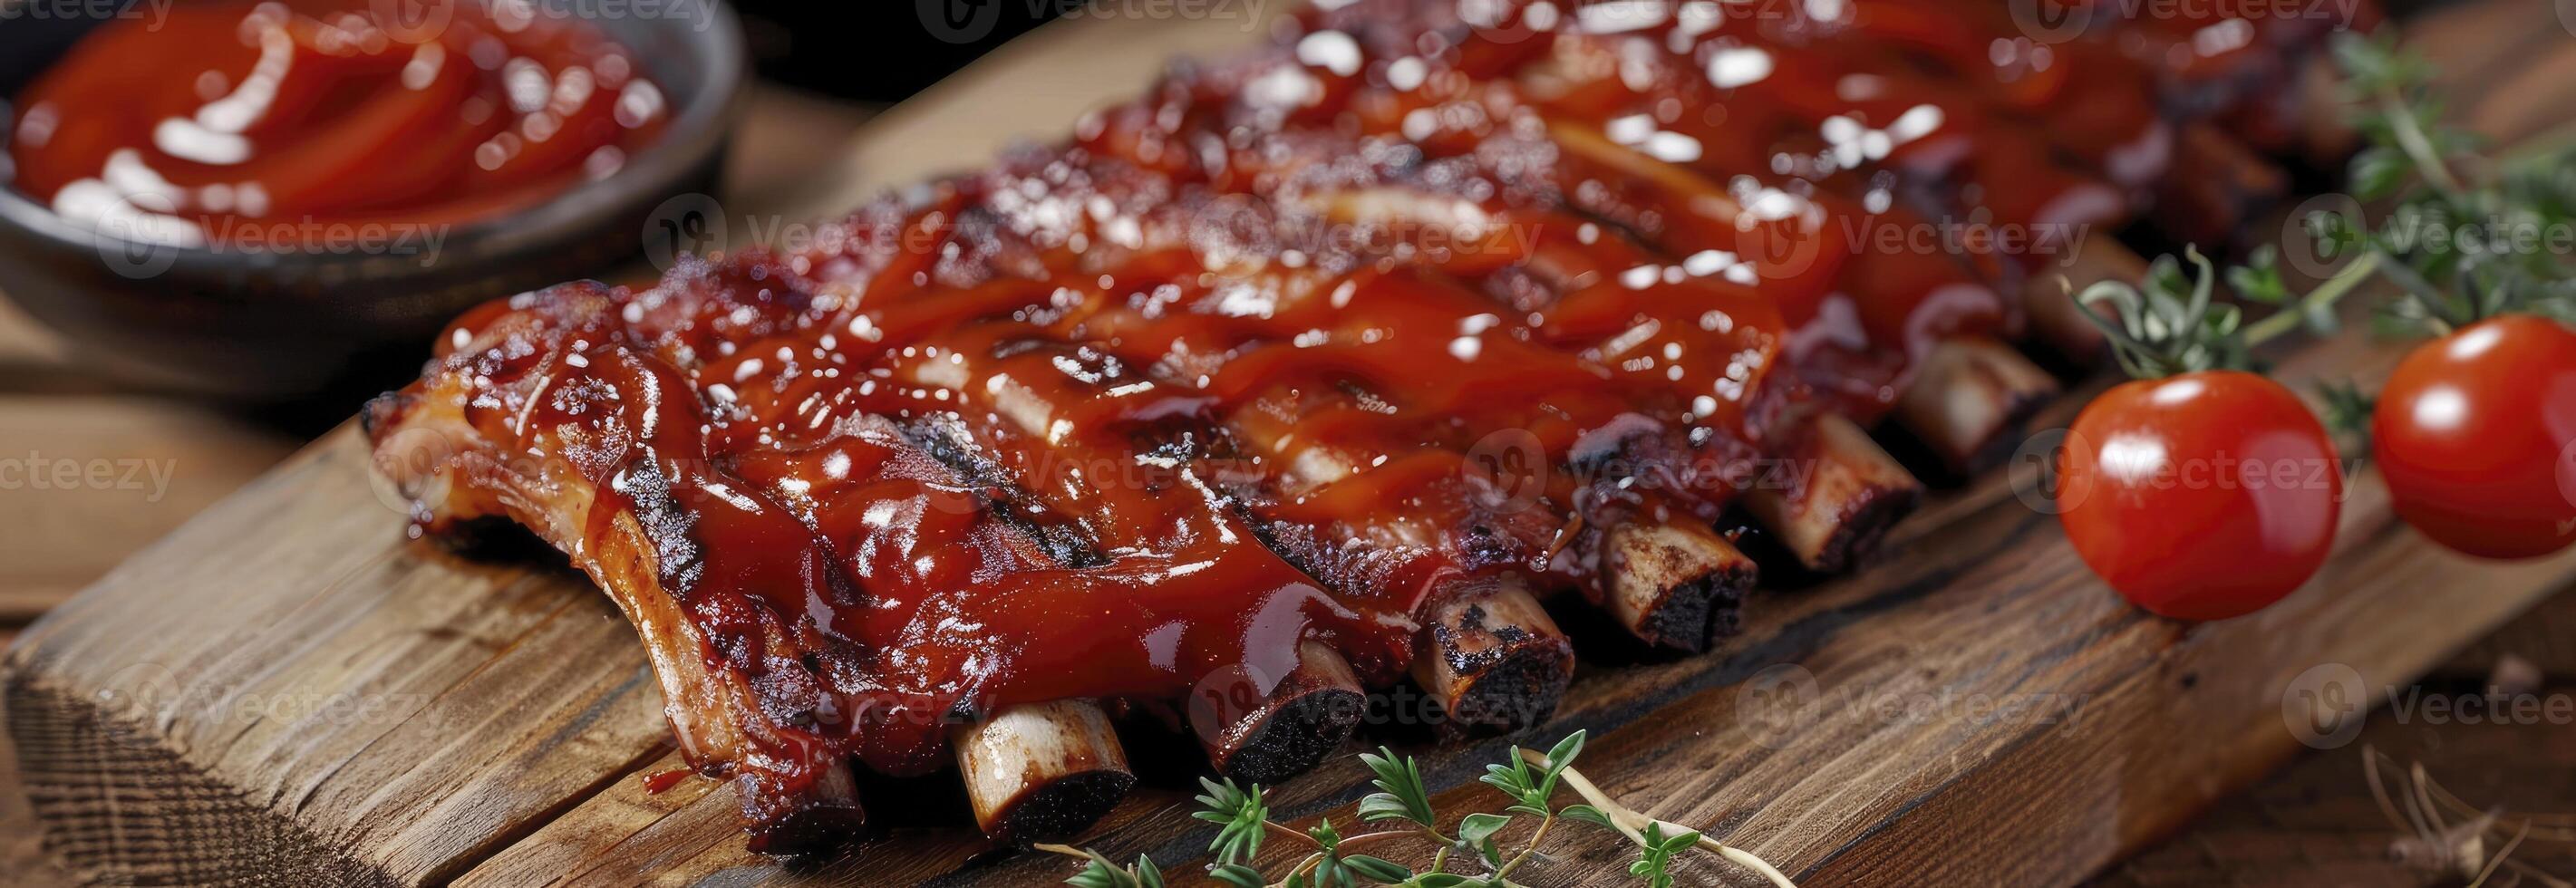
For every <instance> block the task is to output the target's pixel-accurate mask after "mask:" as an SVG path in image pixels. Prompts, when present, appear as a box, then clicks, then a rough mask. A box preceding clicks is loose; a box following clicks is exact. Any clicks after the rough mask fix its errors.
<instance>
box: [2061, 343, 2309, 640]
mask: <svg viewBox="0 0 2576 888" xmlns="http://www.w3.org/2000/svg"><path fill="white" fill-rule="evenodd" d="M2066 445H2067V446H2066V448H2065V449H2064V450H2063V451H2062V453H2061V455H2060V457H2059V462H2058V479H2057V504H2058V507H2059V508H2060V509H2061V511H2060V512H2059V513H2058V520H2059V522H2060V523H2062V524H2064V525H2065V526H2066V535H2067V537H2068V538H2069V539H2070V540H2072V541H2073V542H2074V544H2075V551H2076V553H2077V554H2079V555H2082V556H2083V558H2084V563H2085V564H2087V565H2090V566H2091V567H2092V568H2093V572H2094V573H2096V574H2099V575H2101V577H2102V579H2103V580H2104V581H2105V582H2108V583H2109V584H2110V585H2111V588H2113V589H2116V590H2119V592H2120V594H2121V595H2122V596H2124V597H2126V598H2128V599H2129V601H2131V602H2133V603H2135V604H2137V605H2138V606H2139V607H2143V608H2146V609H2147V610H2149V611H2153V612H2155V613H2158V614H2162V615H2165V616H2168V617H2175V618H2179V619H2185V620H2221V619H2226V618H2229V617H2235V616H2242V615H2244V614H2248V613H2252V612H2254V611H2256V610H2259V609H2261V608H2263V607H2264V606H2266V605H2269V604H2271V603H2272V602H2274V601H2278V600H2280V599H2281V598H2282V597H2283V596H2286V595H2288V594H2290V592H2291V591H2292V590H2295V589H2297V588H2298V587H2299V586H2300V584H2302V583H2305V582H2307V580H2308V578H2309V577H2310V576H2313V575H2314V574H2315V573H2316V572H2317V568H2318V566H2319V565H2321V564H2323V563H2325V559H2326V554H2327V552H2328V550H2329V549H2331V548H2332V546H2333V543H2334V531H2335V520H2336V518H2337V516H2338V514H2339V513H2340V512H2341V509H2342V499H2343V475H2342V467H2341V465H2340V464H2339V463H2338V462H2337V460H2336V455H2335V449H2334V443H2333V441H2332V439H2330V438H2329V437H2327V435H2326V430H2325V427H2324V425H2323V424H2321V423H2319V422H2318V421H2317V418H2316V417H2315V416H2314V415H2313V414H2310V413H2309V412H2308V408H2307V405H2305V404H2303V403H2301V402H2300V401H2299V398H2298V396H2296V395H2293V394H2291V393H2290V391H2289V390H2288V389H2285V388H2282V387H2281V385H2280V384H2279V383H2276V382H2273V381H2271V380H2269V379H2266V378H2263V377H2261V376H2256V375H2254V374H2251V373H2243V372H2238V371H2233V370H2203V371H2199V372H2195V373H2185V374H2182V375H2180V376H2174V377H2170V378H2164V379H2142V380H2135V381H2132V382H2128V383H2124V384H2122V385H2120V386H2119V387H2117V388H2114V389H2112V390H2110V391H2108V392H2105V393H2103V395H2102V396H2101V397H2100V398H2097V399H2095V400H2094V401H2093V403H2092V404H2090V405H2088V406H2086V407H2085V408H2084V412H2083V413H2082V414H2081V415H2078V416H2077V417H2076V419H2075V425H2074V427H2073V428H2072V429H2071V430H2070V431H2069V434H2068V436H2067V441H2066Z"/></svg>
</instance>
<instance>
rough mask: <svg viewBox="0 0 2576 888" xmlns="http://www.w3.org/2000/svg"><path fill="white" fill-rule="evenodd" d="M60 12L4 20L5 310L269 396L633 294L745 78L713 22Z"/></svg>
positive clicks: (375, 7)
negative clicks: (521, 305) (486, 329)
mask: <svg viewBox="0 0 2576 888" xmlns="http://www.w3.org/2000/svg"><path fill="white" fill-rule="evenodd" d="M15 2H17V0H0V6H5V5H10V4H12V3H15ZM36 8H37V7H36V6H33V5H31V6H28V7H27V9H26V11H28V12H30V13H32V12H33V11H35V10H36ZM49 8H54V9H61V10H65V11H66V13H64V14H56V15H52V16H40V15H34V14H27V15H16V16H7V17H0V111H5V113H0V294H6V295H7V297H8V298H9V299H10V300H12V301H13V302H16V303H17V304H19V305H20V306H21V307H23V308H25V309H26V310H27V311H28V312H29V313H31V314H33V315H35V316H36V317H37V318H38V319H40V320H41V321H43V322H44V323H46V324H47V325H48V326H50V327H53V328H54V329H56V330H57V331H59V332H61V333H62V334H64V335H65V336H66V337H67V338H68V339H70V340H71V341H72V342H73V343H74V344H75V345H76V346H77V347H78V348H79V352H80V354H81V356H82V357H83V358H85V359H88V360H90V361H91V362H93V363H94V364H95V365H96V366H97V367H98V368H100V369H102V370H103V371H106V372H108V373H110V374H112V375H115V376H119V377H124V378H126V379H128V380H131V381H137V382H141V383H144V384H148V385H156V386H164V387H175V388H179V389H183V390H188V391H194V392H204V393H214V394H222V395H229V396H236V397H243V398H252V399H287V398H298V397H307V396H312V395H315V394H317V393H322V392H326V391H329V390H331V389H333V388H335V387H336V386H337V385H339V384H347V385H349V386H351V387H352V388H357V389H363V388H364V386H365V385H366V384H368V383H369V382H370V381H374V382H381V381H382V380H381V379H373V377H377V376H383V377H385V378H399V377H400V376H402V375H407V374H409V373H411V372H415V371H416V370H417V367H418V361H419V360H420V358H421V357H422V356H423V355H424V354H425V352H424V351H423V349H424V348H425V343H427V342H428V341H429V339H430V338H431V337H432V336H434V335H435V334H436V332H437V331H438V330H439V329H440V327H441V326H442V325H444V324H445V323H446V321H447V320H449V319H450V318H452V317H454V316H455V315H456V314H457V313H459V312H461V311H463V310H464V309H465V308H467V307H470V306H472V305H474V304H476V303H479V302H482V301H485V300H488V299H492V298H496V297H500V296H506V295H510V294H512V293H518V292H523V291H526V290H530V289H534V288H538V287H542V286H545V285H548V284H552V283H556V282H560V281H563V280H568V279H574V278H580V277H585V276H593V275H599V274H603V273H606V272H609V271H611V270H614V269H616V268H617V267H618V266H619V264H620V263H621V262H625V261H627V260H630V259H631V258H633V257H634V256H636V255H637V254H639V253H640V252H641V251H642V250H643V248H644V245H645V238H646V237H647V235H648V234H649V233H650V231H651V229H650V227H649V221H650V219H651V217H652V216H653V214H654V212H655V210H656V208H657V207H660V206H662V205H663V204H664V203H665V202H666V201H669V200H671V199H673V198H675V197H678V196H681V195H686V194H691V193H698V192H704V191H708V190H711V189H712V186H713V184H714V179H715V174H716V170H717V168H718V166H719V165H720V164H721V161H722V157H723V153H724V150H725V147H726V144H727V142H728V138H729V135H730V133H731V131H732V129H733V127H732V123H733V120H734V116H735V115H736V113H737V111H738V110H739V108H740V105H741V100H742V93H743V88H744V86H745V83H746V73H745V67H744V65H745V63H744V52H743V48H742V38H741V31H740V27H739V25H738V24H737V22H736V21H735V19H734V18H733V15H732V13H731V11H730V10H728V9H726V8H725V7H723V6H721V5H719V4H718V3H716V2H715V0H660V2H652V3H642V2H637V3H619V4H563V3H553V2H547V0H261V2H250V0H193V2H178V3H168V4H144V3H134V4H108V5H106V6H105V7H101V6H100V5H97V4H83V5H80V6H79V7H78V8H77V11H74V10H75V7H73V6H69V5H58V6H53V7H49Z"/></svg>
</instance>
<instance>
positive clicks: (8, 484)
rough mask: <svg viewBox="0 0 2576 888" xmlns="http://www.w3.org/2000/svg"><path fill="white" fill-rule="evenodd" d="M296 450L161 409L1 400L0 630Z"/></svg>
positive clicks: (272, 438) (263, 433)
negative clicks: (1, 625) (3, 503)
mask: <svg viewBox="0 0 2576 888" xmlns="http://www.w3.org/2000/svg"><path fill="white" fill-rule="evenodd" d="M295 446H296V445H295V443H294V442H293V441H290V440H288V439H287V438H286V437H284V436H283V435H280V434H278V433H275V432H271V431H267V430H265V429H261V428H258V427H256V426H252V425H250V424H248V423H245V422H243V421H241V420H239V419H236V418H233V417H230V416H226V415H224V414H221V413H217V412H215V411H212V410H208V409H206V408H203V407H195V406H190V405H185V404H180V403H175V402H171V401H167V400H161V399H154V398H145V397H96V398H74V397H61V396H47V395H21V394H6V395H0V491H5V493H0V495H5V496H6V498H7V502H8V504H9V508H7V509H0V622H23V621H26V620H31V619H34V618H35V617H36V615H37V614H41V613H43V612H44V611H45V610H47V609H49V608H51V607H53V606H54V605H56V604H59V603H61V602H62V601H63V600H64V599H66V598H69V597H71V595H72V593H73V592H76V591H79V590H80V589H81V587H84V586H87V585H89V584H90V583H92V582H95V581H97V580H98V578H99V577H100V576H102V575H104V574H106V573H107V571H108V569H109V568H112V567H114V566H116V564H117V562H119V561H123V560H124V559H125V558H126V556H129V555H132V554H133V553H134V552H135V550H137V549H141V548H143V546H145V545H146V544H148V543H150V542H152V541H153V540H155V539H159V538H160V537H162V536H164V535H167V534H168V533H169V532H170V531H171V530H173V529H176V528H177V527H178V526H179V525H180V524H181V523H182V522H184V521H186V520H187V519H188V517H189V516H192V515H195V514H196V513H197V512H199V511H200V510H203V509H204V508H205V507H206V506H208V505H209V504H212V503H213V502H215V501H216V500H217V499H220V498H222V497H224V496H225V495H228V494H230V493H232V492H233V491H234V490H237V489H239V488H240V487H241V486H242V485H243V484H246V483H249V482H250V480H251V479H253V478H256V477H258V476H259V474H260V473H261V472H264V471H266V470H267V469H268V468H269V467H270V466H273V465H275V464H276V463H277V461H278V460H279V459H281V458H283V457H285V456H286V455H287V454H288V453H291V452H293V451H294V449H295Z"/></svg>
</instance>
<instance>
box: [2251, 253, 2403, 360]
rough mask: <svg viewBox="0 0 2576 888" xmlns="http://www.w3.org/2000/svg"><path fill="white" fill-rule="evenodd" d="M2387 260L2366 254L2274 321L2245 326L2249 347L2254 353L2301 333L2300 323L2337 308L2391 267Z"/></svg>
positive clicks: (2291, 306) (2274, 317)
mask: <svg viewBox="0 0 2576 888" xmlns="http://www.w3.org/2000/svg"><path fill="white" fill-rule="evenodd" d="M2383 256H2385V254H2383V253H2379V252H2377V251H2372V252H2366V253H2363V254H2361V258H2358V259H2355V260H2353V262H2352V264H2351V265H2347V266H2344V268H2343V270H2342V271H2339V272H2336V273H2335V276H2334V277H2331V278H2328V279H2326V282H2325V283H2322V284H2318V285H2317V288H2316V289H2314V290H2310V291H2308V295H2306V296H2302V297H2300V298H2299V301H2298V302H2297V303H2295V304H2292V305H2288V306H2283V307H2282V309H2281V310H2280V311H2276V312H2273V313H2272V315H2271V316H2270V317H2266V318H2264V319H2262V320H2260V321H2256V322H2254V323H2251V324H2247V325H2245V347H2246V348H2249V349H2250V348H2253V347H2255V346H2258V345H2262V344H2263V343H2265V342H2269V341H2271V340H2274V339H2278V338H2280V337H2281V335H2282V334H2285V333H2288V332H2290V331H2292V330H2296V329H2299V323H2300V322H2301V321H2303V320H2306V319H2307V316H2308V313H2309V312H2311V311H2317V310H2322V309H2328V308H2333V307H2334V304H2335V303H2336V302H2338V301H2340V300H2342V299H2343V297H2344V296H2345V295H2346V294H2348V293H2351V292H2352V289H2353V288H2354V287H2358V286H2360V285H2361V282H2362V281H2365V280H2368V279H2369V278H2370V276H2371V274H2372V273H2374V272H2377V271H2378V270H2379V269H2380V266H2382V265H2384V264H2387V263H2386V262H2385V261H2384V260H2383V258H2382V257H2383Z"/></svg>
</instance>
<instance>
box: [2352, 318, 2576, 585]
mask: <svg viewBox="0 0 2576 888" xmlns="http://www.w3.org/2000/svg"><path fill="white" fill-rule="evenodd" d="M2370 432H2371V444H2372V447H2373V448H2375V449H2376V451H2377V458H2378V461H2379V471H2380V474H2381V475H2382V476H2384V477H2386V478H2387V479H2388V495H2389V497H2390V498H2391V499H2392V500H2394V501H2395V502H2396V506H2397V514H2398V516H2399V517H2401V518H2404V519H2406V523H2408V524H2412V525H2414V526H2415V529H2416V530H2419V531H2423V533H2424V535H2425V536H2428V537H2431V538H2433V541H2434V542H2438V543H2441V544H2442V545H2445V546H2449V547H2451V548H2453V549H2457V550H2459V551H2461V552H2464V553H2467V554H2470V555H2476V556H2479V557H2482V558H2531V557H2536V556H2540V555H2546V554H2549V553H2551V552H2555V551H2558V550H2560V549H2564V548H2566V547H2567V544H2568V543H2569V542H2571V541H2576V332H2571V331H2569V330H2568V329H2567V328H2566V327H2564V326H2561V325H2560V324H2558V323H2557V322H2555V321H2552V320H2549V319H2547V318H2542V317H2535V316H2531V315H2508V316H2505V317H2500V318H2494V319H2491V320H2487V321H2482V322H2479V323H2476V324H2472V325H2470V326H2468V327H2464V328H2461V329H2460V330H2459V331H2458V332H2455V333H2452V334H2451V335H2449V336H2445V337H2443V338H2441V339H2437V340H2434V341H2432V342H2430V343H2426V344H2425V345H2423V346H2422V347H2419V348H2417V349H2416V350H2415V352H2414V353H2413V354H2410V355H2407V356H2406V360H2405V361H2404V362H2403V363H2400V364H2398V365H2397V372H2396V373H2395V374H2392V375H2390V376H2389V378H2388V385H2387V387H2386V388H2383V389H2381V390H2380V394H2379V406H2378V408H2377V409H2376V410H2375V411H2374V412H2373V413H2372V415H2371V419H2370Z"/></svg>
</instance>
